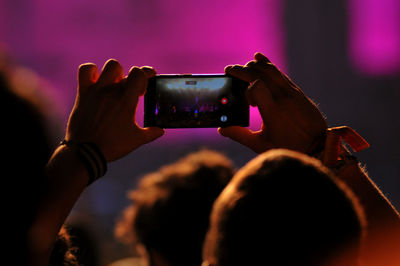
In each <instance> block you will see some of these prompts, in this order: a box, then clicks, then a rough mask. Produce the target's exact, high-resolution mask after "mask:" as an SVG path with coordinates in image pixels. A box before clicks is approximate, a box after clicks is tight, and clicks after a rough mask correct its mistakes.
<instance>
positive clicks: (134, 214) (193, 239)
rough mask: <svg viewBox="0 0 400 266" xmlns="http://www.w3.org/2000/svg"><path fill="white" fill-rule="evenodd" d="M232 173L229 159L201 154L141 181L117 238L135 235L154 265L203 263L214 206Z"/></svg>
mask: <svg viewBox="0 0 400 266" xmlns="http://www.w3.org/2000/svg"><path fill="white" fill-rule="evenodd" d="M233 171H234V170H233V167H232V164H231V162H230V161H229V160H228V159H227V158H226V157H225V156H223V155H222V154H220V153H217V152H214V151H208V150H203V151H199V152H196V153H192V154H190V155H188V156H186V157H184V158H183V159H181V160H179V161H177V162H176V163H174V164H170V165H167V166H164V167H162V168H161V169H160V170H159V171H157V172H154V173H151V174H149V175H147V176H145V177H143V179H142V180H141V181H140V183H139V187H138V188H137V189H136V190H134V191H132V192H131V194H130V198H131V199H132V201H133V205H132V206H130V207H129V208H128V209H127V210H126V211H125V218H124V220H123V221H122V222H121V223H120V224H119V225H118V226H117V228H116V233H117V235H118V236H120V237H121V236H126V235H127V233H128V235H129V233H131V235H132V236H133V238H134V241H135V242H136V243H139V244H141V245H143V247H144V248H145V250H146V251H147V253H148V256H149V260H150V261H153V262H154V260H158V259H159V258H162V260H163V261H164V262H167V263H168V265H186V266H188V265H200V264H201V261H202V258H201V253H202V251H201V250H202V245H203V241H204V237H205V234H206V232H207V228H208V224H209V215H210V212H211V208H212V204H213V202H214V200H215V199H216V198H217V197H218V195H219V193H220V192H221V191H222V190H223V188H224V187H225V185H226V184H227V183H228V182H229V180H230V179H231V177H232V176H233ZM151 265H152V263H151Z"/></svg>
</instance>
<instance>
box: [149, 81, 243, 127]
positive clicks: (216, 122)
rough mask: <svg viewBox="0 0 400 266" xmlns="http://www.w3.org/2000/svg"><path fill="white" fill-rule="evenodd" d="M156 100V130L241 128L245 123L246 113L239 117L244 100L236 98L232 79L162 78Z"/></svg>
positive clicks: (157, 86)
mask: <svg viewBox="0 0 400 266" xmlns="http://www.w3.org/2000/svg"><path fill="white" fill-rule="evenodd" d="M238 93H239V92H238ZM236 94H237V93H236ZM154 96H155V102H154V107H153V109H152V111H153V114H150V115H151V116H152V117H153V118H154V124H155V125H156V126H161V127H169V128H181V127H218V126H224V125H232V124H239V122H238V118H240V117H241V116H242V117H245V119H246V109H245V111H244V114H240V109H241V107H240V101H239V100H238V98H239V99H240V98H241V97H238V95H235V92H234V89H233V82H232V78H230V77H226V76H225V77H224V76H220V77H200V78H199V77H187V78H186V77H185V78H182V77H181V78H174V77H171V78H168V77H164V78H159V79H156V81H155V95H154ZM242 110H243V108H242ZM148 111H149V110H148ZM247 117H248V114H247Z"/></svg>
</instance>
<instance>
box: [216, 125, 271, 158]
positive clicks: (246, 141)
mask: <svg viewBox="0 0 400 266" xmlns="http://www.w3.org/2000/svg"><path fill="white" fill-rule="evenodd" d="M218 133H219V134H221V135H222V136H224V137H228V138H230V139H232V140H234V141H236V142H238V143H240V144H242V145H244V146H247V147H249V148H250V149H252V150H253V151H255V152H263V151H265V150H266V149H267V148H266V147H267V146H268V145H266V143H265V142H264V141H263V140H262V139H261V138H260V136H259V132H254V131H252V130H250V129H248V128H245V127H240V126H231V127H224V128H218Z"/></svg>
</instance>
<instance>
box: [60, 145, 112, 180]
mask: <svg viewBox="0 0 400 266" xmlns="http://www.w3.org/2000/svg"><path fill="white" fill-rule="evenodd" d="M60 145H66V146H68V147H76V149H77V153H78V156H79V158H80V159H81V160H82V163H83V165H84V166H85V168H86V170H87V171H88V174H89V181H88V186H89V185H90V184H92V183H93V182H94V181H96V180H97V179H99V178H100V177H102V176H104V175H105V173H106V172H107V161H106V159H105V157H104V155H103V153H102V152H101V151H100V149H99V148H98V147H97V145H96V144H94V143H91V142H83V143H77V142H73V141H67V140H65V139H64V140H63V141H61V142H60Z"/></svg>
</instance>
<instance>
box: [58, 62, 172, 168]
mask: <svg viewBox="0 0 400 266" xmlns="http://www.w3.org/2000/svg"><path fill="white" fill-rule="evenodd" d="M155 74H156V72H155V70H154V69H153V68H151V67H141V68H139V67H133V68H131V70H130V71H129V74H128V76H127V77H124V70H123V68H122V66H121V65H120V64H119V63H118V62H117V61H116V60H112V59H111V60H108V61H107V62H106V64H105V65H104V67H103V70H102V72H101V74H100V75H99V73H98V69H97V67H96V65H95V64H91V63H88V64H83V65H81V66H80V67H79V73H78V93H77V97H76V100H75V105H74V108H73V110H72V112H71V115H70V118H69V121H68V126H67V133H66V137H65V139H66V140H70V141H74V142H93V143H95V144H96V145H97V146H98V147H99V148H100V150H101V151H102V152H103V154H104V156H105V158H106V160H107V162H109V161H113V160H116V159H119V158H121V157H123V156H125V155H126V154H128V153H129V152H131V151H132V150H134V149H136V148H138V147H139V146H141V145H143V144H145V143H148V142H151V141H153V140H155V139H157V138H158V137H160V136H162V135H163V134H164V130H163V129H161V128H156V127H149V128H141V127H140V126H139V125H138V124H137V123H136V120H135V114H136V109H137V104H138V101H139V97H140V96H142V95H143V94H144V92H145V90H146V87H147V83H148V79H149V78H151V77H153V76H154V75H155Z"/></svg>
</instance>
